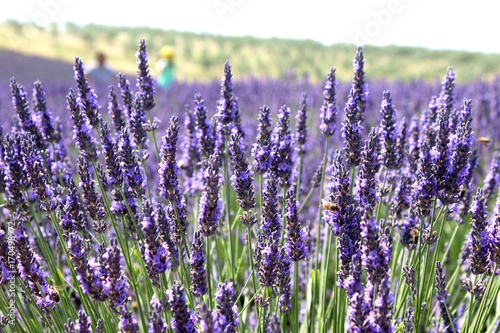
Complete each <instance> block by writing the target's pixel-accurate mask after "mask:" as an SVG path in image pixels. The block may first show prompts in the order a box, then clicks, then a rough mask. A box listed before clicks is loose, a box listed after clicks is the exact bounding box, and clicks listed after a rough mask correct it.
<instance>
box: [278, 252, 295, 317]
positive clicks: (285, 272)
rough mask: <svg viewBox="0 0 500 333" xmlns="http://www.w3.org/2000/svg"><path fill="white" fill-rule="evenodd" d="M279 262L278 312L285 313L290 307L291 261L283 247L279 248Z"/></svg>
mask: <svg viewBox="0 0 500 333" xmlns="http://www.w3.org/2000/svg"><path fill="white" fill-rule="evenodd" d="M280 257H281V258H280V263H279V268H278V272H279V274H278V289H279V294H280V298H279V305H280V312H281V313H287V312H288V311H289V310H290V309H291V308H292V285H291V281H290V280H291V278H290V268H291V265H292V261H291V260H290V256H289V255H288V254H287V250H286V249H285V247H284V246H283V247H281V249H280Z"/></svg>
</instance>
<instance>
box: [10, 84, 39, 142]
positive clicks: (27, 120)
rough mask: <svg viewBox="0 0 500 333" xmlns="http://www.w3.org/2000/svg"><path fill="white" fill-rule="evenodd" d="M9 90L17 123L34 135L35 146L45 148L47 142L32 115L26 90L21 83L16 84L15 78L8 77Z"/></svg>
mask: <svg viewBox="0 0 500 333" xmlns="http://www.w3.org/2000/svg"><path fill="white" fill-rule="evenodd" d="M10 90H11V93H12V105H13V106H14V109H15V110H16V112H17V117H18V118H19V125H20V127H21V128H22V129H23V131H24V132H26V133H29V134H31V135H33V136H34V137H35V142H36V146H37V148H38V149H45V148H46V147H47V143H46V142H45V141H44V139H43V135H42V133H41V132H40V129H39V128H38V127H37V126H36V123H35V121H34V119H33V115H32V114H31V112H30V109H29V106H28V99H27V97H26V92H25V90H24V88H23V86H22V85H20V84H18V83H17V81H16V79H14V78H12V79H10Z"/></svg>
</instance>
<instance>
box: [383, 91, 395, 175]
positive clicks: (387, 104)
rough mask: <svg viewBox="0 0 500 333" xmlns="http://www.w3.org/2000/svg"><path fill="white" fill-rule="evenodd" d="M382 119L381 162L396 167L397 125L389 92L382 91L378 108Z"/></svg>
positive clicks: (388, 166)
mask: <svg viewBox="0 0 500 333" xmlns="http://www.w3.org/2000/svg"><path fill="white" fill-rule="evenodd" d="M380 113H381V114H382V120H381V122H380V127H381V133H380V144H381V146H382V156H381V159H382V164H383V165H385V166H386V167H387V168H388V169H396V167H397V161H398V158H399V157H398V127H397V124H396V110H394V107H393V105H392V98H391V93H390V92H389V90H387V91H384V95H383V99H382V106H381V108H380Z"/></svg>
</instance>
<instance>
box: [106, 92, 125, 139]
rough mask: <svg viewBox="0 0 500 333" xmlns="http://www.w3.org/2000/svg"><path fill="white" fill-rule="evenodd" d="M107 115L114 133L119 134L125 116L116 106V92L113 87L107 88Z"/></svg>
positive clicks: (123, 124)
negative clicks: (111, 122)
mask: <svg viewBox="0 0 500 333" xmlns="http://www.w3.org/2000/svg"><path fill="white" fill-rule="evenodd" d="M108 113H109V115H110V117H111V120H112V121H113V125H114V126H115V131H116V133H120V132H121V131H122V128H123V127H124V126H125V116H124V114H123V111H122V109H121V108H120V106H119V105H118V101H117V99H116V92H115V89H114V88H113V86H109V88H108Z"/></svg>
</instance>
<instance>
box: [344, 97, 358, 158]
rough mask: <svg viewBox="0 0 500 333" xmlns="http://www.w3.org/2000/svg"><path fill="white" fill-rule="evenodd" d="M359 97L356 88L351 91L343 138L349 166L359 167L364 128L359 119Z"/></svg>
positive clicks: (347, 104) (346, 110)
mask: <svg viewBox="0 0 500 333" xmlns="http://www.w3.org/2000/svg"><path fill="white" fill-rule="evenodd" d="M358 99H359V96H358V94H357V93H356V90H355V89H354V88H352V89H351V91H350V93H349V97H348V100H347V103H346V105H345V108H344V111H345V119H344V122H343V123H342V137H343V138H344V151H345V155H346V158H347V163H348V164H349V166H357V165H358V164H359V161H360V159H361V134H362V132H363V126H361V122H360V121H359V119H358V116H359V114H360V113H361V110H360V109H359V103H358Z"/></svg>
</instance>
